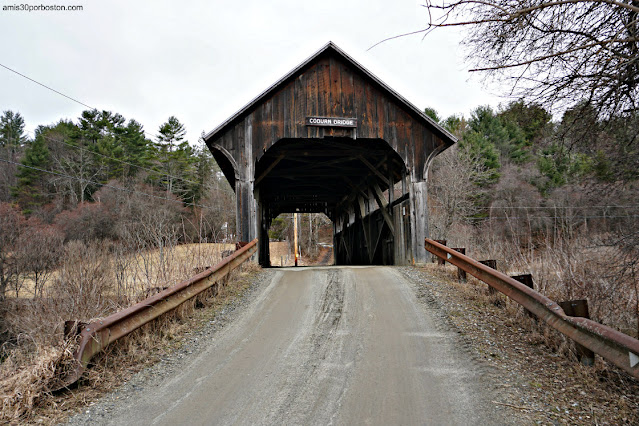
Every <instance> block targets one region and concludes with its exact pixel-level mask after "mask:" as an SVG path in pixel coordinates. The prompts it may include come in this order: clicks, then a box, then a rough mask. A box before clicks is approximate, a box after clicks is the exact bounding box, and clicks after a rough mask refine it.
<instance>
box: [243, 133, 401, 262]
mask: <svg viewBox="0 0 639 426" xmlns="http://www.w3.org/2000/svg"><path fill="white" fill-rule="evenodd" d="M405 179H406V167H405V165H404V161H403V160H402V158H401V157H400V156H399V155H398V154H397V153H396V152H395V150H393V149H392V148H391V147H390V145H389V144H388V143H387V142H385V141H384V140H381V139H352V138H347V137H335V138H323V139H283V140H280V141H278V142H277V143H275V144H273V146H272V147H271V148H269V149H268V151H266V152H265V153H264V154H263V155H262V156H261V158H260V159H259V160H258V161H257V163H256V165H255V180H254V188H255V190H254V193H255V200H256V202H257V204H258V205H259V209H260V215H261V218H260V222H261V224H262V229H261V235H262V236H263V238H260V239H261V240H262V239H264V240H266V238H265V237H266V236H267V235H269V234H271V232H270V230H271V227H272V226H273V223H274V219H275V218H277V217H278V216H279V215H281V214H282V213H292V212H298V213H302V214H315V213H323V214H324V215H326V216H327V217H328V218H329V219H330V220H331V221H332V222H333V249H334V256H335V262H336V263H337V264H366V265H369V264H393V263H394V257H395V256H394V255H395V250H394V248H395V223H394V220H393V218H392V216H391V213H389V212H391V211H392V209H393V208H394V207H395V206H396V205H398V204H401V203H402V202H404V201H406V200H407V199H408V194H406V193H405V192H406V185H405ZM402 182H404V184H402ZM402 188H403V189H404V191H402ZM398 189H399V194H397V190H398ZM355 206H356V207H357V208H355ZM404 210H405V209H404ZM352 244H356V245H357V248H356V250H352V249H351V247H350V246H351V245H352ZM260 249H261V250H260V251H261V254H260V263H262V264H263V265H268V264H269V263H270V264H271V265H276V264H278V262H277V259H271V258H270V255H269V251H270V247H269V246H267V244H263V245H262V246H261V247H260ZM279 260H280V262H279V263H282V259H281V258H280V259H279Z"/></svg>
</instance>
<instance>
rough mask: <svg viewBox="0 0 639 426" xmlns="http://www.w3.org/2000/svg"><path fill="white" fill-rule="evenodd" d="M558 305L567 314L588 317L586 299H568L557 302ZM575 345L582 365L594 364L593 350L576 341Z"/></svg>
mask: <svg viewBox="0 0 639 426" xmlns="http://www.w3.org/2000/svg"><path fill="white" fill-rule="evenodd" d="M559 306H561V309H563V310H564V312H565V313H566V315H568V316H571V317H581V318H588V319H590V314H589V313H588V301H587V300H583V299H582V300H568V301H566V302H559ZM575 347H576V349H577V357H578V358H579V361H580V362H581V363H582V364H583V365H589V366H592V365H594V364H595V353H594V352H593V351H591V350H590V349H588V348H586V347H584V346H582V345H580V344H579V343H577V342H575Z"/></svg>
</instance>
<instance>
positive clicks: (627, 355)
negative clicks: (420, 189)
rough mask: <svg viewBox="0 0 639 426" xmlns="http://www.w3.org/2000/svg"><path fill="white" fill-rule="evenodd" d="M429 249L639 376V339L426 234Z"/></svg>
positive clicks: (587, 346) (576, 340)
mask: <svg viewBox="0 0 639 426" xmlns="http://www.w3.org/2000/svg"><path fill="white" fill-rule="evenodd" d="M425 244H426V250H428V251H429V252H431V253H432V254H434V255H436V256H437V257H439V258H441V259H445V260H446V261H448V262H450V263H452V264H453V265H455V266H457V267H459V268H461V269H463V270H465V271H466V272H468V273H469V274H471V275H472V276H474V277H476V278H478V279H480V280H481V281H483V282H485V283H486V284H488V285H489V286H491V287H493V288H495V289H496V290H498V291H500V292H501V293H503V294H505V295H506V296H508V297H509V298H511V299H512V300H514V301H516V302H517V303H519V304H520V305H522V306H523V307H524V308H526V309H527V310H528V311H530V312H532V313H533V314H535V315H536V316H537V317H538V318H540V319H542V320H543V321H545V322H546V323H547V324H548V325H550V326H551V327H553V328H554V329H556V330H557V331H559V332H561V333H563V334H564V335H566V336H567V337H569V338H571V339H572V340H574V341H575V342H577V343H579V344H581V345H582V346H585V347H586V348H588V349H590V350H592V351H593V352H595V353H597V354H599V355H601V356H602V357H603V358H605V359H607V360H608V361H610V362H612V363H613V364H615V365H616V366H618V367H619V368H621V369H623V370H625V371H627V372H628V373H630V374H631V375H633V376H634V377H636V378H638V379H639V340H637V339H634V338H632V337H630V336H628V335H627V334H623V333H621V332H619V331H617V330H613V329H612V328H610V327H607V326H605V325H602V324H599V323H597V322H595V321H592V320H589V319H586V318H579V317H571V316H568V315H566V313H565V312H564V311H563V309H561V307H560V306H559V305H558V304H557V303H555V302H554V301H552V300H550V299H549V298H547V297H546V296H544V295H542V294H540V293H538V292H536V291H535V290H532V289H530V288H528V287H526V286H525V285H524V284H522V283H520V282H518V281H516V280H515V279H513V278H511V277H509V276H508V275H506V274H503V273H501V272H499V271H496V270H494V269H492V268H489V267H488V266H486V265H483V264H481V263H479V262H477V261H476V260H474V259H471V258H470V257H468V256H465V255H463V254H461V253H459V252H457V251H455V250H453V249H451V248H448V247H446V246H444V245H442V244H439V243H437V242H436V241H434V240H431V239H429V238H426V241H425Z"/></svg>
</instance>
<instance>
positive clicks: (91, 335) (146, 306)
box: [58, 239, 257, 390]
mask: <svg viewBox="0 0 639 426" xmlns="http://www.w3.org/2000/svg"><path fill="white" fill-rule="evenodd" d="M255 251H257V239H255V240H253V241H251V242H250V243H248V244H246V245H244V246H243V247H242V248H240V249H239V250H237V251H236V252H235V253H233V254H232V255H231V256H229V257H226V258H224V259H223V260H222V261H221V262H220V263H218V264H217V265H215V266H214V267H212V268H209V269H207V270H205V271H204V272H201V273H199V274H197V275H196V276H194V277H193V278H191V279H188V280H186V281H182V282H181V283H179V284H176V285H174V286H172V287H169V288H167V289H166V290H163V291H161V292H160V293H158V294H156V295H154V296H151V297H149V298H148V299H144V300H143V301H141V302H139V303H137V304H135V305H133V306H131V307H128V308H126V309H124V310H123V311H120V312H116V313H115V314H113V315H110V316H108V317H106V318H104V319H101V320H97V321H93V322H91V323H89V324H86V325H84V326H83V327H82V331H81V333H80V336H81V337H80V345H79V347H78V349H77V350H76V351H75V353H74V358H75V360H76V365H75V368H74V370H73V371H71V373H70V374H69V375H68V376H67V377H65V378H64V379H63V380H62V382H61V384H60V386H59V389H58V390H60V389H64V388H67V387H69V386H71V385H72V384H74V383H75V382H77V381H78V380H79V379H80V377H81V376H82V373H84V371H85V369H86V368H87V366H88V365H89V361H91V358H93V356H94V355H95V354H97V353H98V352H100V351H101V350H103V349H104V348H106V347H107V346H108V345H109V344H111V343H113V342H114V341H116V340H118V339H119V338H121V337H124V336H126V335H127V334H129V333H131V332H132V331H134V330H136V329H138V328H140V327H142V326H143V325H145V324H147V323H149V322H150V321H152V320H154V319H155V318H157V317H159V316H160V315H162V314H164V313H166V312H169V311H171V310H173V309H175V308H177V307H178V306H180V305H181V304H182V303H184V302H186V301H187V300H189V299H191V298H193V297H195V296H197V295H198V294H200V293H201V292H203V291H204V290H206V289H208V288H210V287H211V286H213V285H214V284H215V283H216V282H217V281H219V280H220V279H222V278H224V277H225V276H227V275H228V274H229V273H230V272H231V271H232V270H233V269H235V268H236V267H237V266H239V265H241V264H242V263H244V262H245V261H246V260H247V259H249V258H250V257H251V256H252V255H253V253H255Z"/></svg>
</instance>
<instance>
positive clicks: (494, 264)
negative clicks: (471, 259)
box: [479, 259, 497, 294]
mask: <svg viewBox="0 0 639 426" xmlns="http://www.w3.org/2000/svg"><path fill="white" fill-rule="evenodd" d="M479 263H481V264H482V265H486V266H488V267H489V268H492V269H494V270H495V271H496V270H497V260H495V259H489V260H480V261H479ZM496 292H497V290H495V289H494V288H492V287H491V286H488V294H495V293H496Z"/></svg>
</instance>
